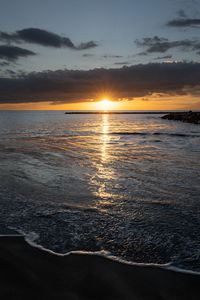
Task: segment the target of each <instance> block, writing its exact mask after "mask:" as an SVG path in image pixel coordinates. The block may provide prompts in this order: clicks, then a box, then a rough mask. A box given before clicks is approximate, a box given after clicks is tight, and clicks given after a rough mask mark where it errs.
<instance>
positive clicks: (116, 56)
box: [102, 54, 123, 58]
mask: <svg viewBox="0 0 200 300" xmlns="http://www.w3.org/2000/svg"><path fill="white" fill-rule="evenodd" d="M102 57H103V58H122V57H123V56H122V55H112V54H105V55H103V56H102Z"/></svg>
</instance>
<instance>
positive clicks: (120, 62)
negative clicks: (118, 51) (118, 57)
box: [114, 61, 130, 65]
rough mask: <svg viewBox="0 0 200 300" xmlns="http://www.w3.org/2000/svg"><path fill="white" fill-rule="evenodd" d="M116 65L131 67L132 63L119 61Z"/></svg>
mask: <svg viewBox="0 0 200 300" xmlns="http://www.w3.org/2000/svg"><path fill="white" fill-rule="evenodd" d="M114 64H115V65H130V62H128V61H119V62H115V63H114Z"/></svg>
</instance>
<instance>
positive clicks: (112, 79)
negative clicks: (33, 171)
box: [0, 62, 200, 103]
mask: <svg viewBox="0 0 200 300" xmlns="http://www.w3.org/2000/svg"><path fill="white" fill-rule="evenodd" d="M198 91H200V63H186V62H183V63H173V62H172V63H170V64H167V63H154V64H153V63H150V64H146V65H142V64H141V65H134V66H130V67H123V68H118V69H117V68H116V69H94V70H88V71H81V70H74V71H73V70H57V71H46V72H38V73H30V74H20V76H18V77H17V76H16V75H15V78H0V102H1V103H20V102H38V101H52V102H54V103H60V102H63V103H72V102H84V101H88V100H90V101H92V99H97V98H98V97H100V96H101V95H102V94H104V95H105V93H107V94H109V95H110V96H111V97H112V99H113V100H119V99H120V98H128V99H132V98H136V97H148V96H150V95H152V94H165V95H187V94H188V95H189V94H190V95H191V94H195V93H198ZM199 93H200V92H199ZM195 95H196V94H195Z"/></svg>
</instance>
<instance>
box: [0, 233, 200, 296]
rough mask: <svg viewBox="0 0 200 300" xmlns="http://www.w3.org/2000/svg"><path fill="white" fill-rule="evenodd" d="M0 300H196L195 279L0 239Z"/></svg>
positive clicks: (19, 238)
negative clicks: (64, 253) (59, 253)
mask: <svg viewBox="0 0 200 300" xmlns="http://www.w3.org/2000/svg"><path fill="white" fill-rule="evenodd" d="M0 261H1V278H0V285H1V289H0V297H1V299H15V300H17V299H20V300H22V299H48V300H50V299H56V300H60V299H69V300H70V299H73V300H75V299H109V300H111V299H115V300H116V299H123V300H125V299H127V300H128V299H135V300H137V299H138V300H139V299H140V300H141V299H148V300H150V299H153V300H156V299H166V300H168V299H169V300H170V299H181V300H183V299H190V300H192V299H198V294H199V284H200V277H199V275H196V274H192V273H183V272H179V271H172V270H167V269H166V268H164V267H163V268H162V267H159V266H155V265H146V266H145V265H131V264H125V263H122V262H118V261H114V260H111V259H107V258H105V257H102V256H99V255H91V254H84V253H83V254H81V253H72V254H69V255H64V256H63V255H56V254H54V253H50V252H48V251H44V250H42V249H40V248H38V247H33V246H31V245H29V244H28V243H27V242H25V240H24V238H23V237H22V236H2V237H1V238H0Z"/></svg>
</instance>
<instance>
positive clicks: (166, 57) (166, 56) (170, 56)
mask: <svg viewBox="0 0 200 300" xmlns="http://www.w3.org/2000/svg"><path fill="white" fill-rule="evenodd" d="M171 58H172V55H165V56H158V57H156V58H154V59H155V60H156V59H171Z"/></svg>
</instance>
